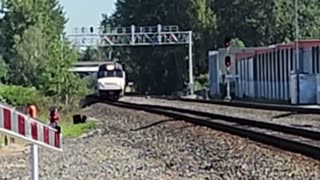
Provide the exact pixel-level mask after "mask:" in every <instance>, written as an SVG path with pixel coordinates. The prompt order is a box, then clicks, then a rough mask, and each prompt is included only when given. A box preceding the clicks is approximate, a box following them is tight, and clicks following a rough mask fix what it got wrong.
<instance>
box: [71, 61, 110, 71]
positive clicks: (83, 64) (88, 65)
mask: <svg viewBox="0 0 320 180" xmlns="http://www.w3.org/2000/svg"><path fill="white" fill-rule="evenodd" d="M105 62H106V61H80V62H77V63H75V64H74V65H73V67H72V68H70V69H69V71H71V72H76V73H82V72H83V73H86V72H87V73H94V72H97V71H98V68H99V66H100V65H101V64H103V63H105Z"/></svg>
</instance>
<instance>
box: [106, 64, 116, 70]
mask: <svg viewBox="0 0 320 180" xmlns="http://www.w3.org/2000/svg"><path fill="white" fill-rule="evenodd" d="M114 69H115V67H114V65H113V64H108V65H107V70H108V71H113V70H114Z"/></svg>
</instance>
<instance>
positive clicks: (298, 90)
mask: <svg viewBox="0 0 320 180" xmlns="http://www.w3.org/2000/svg"><path fill="white" fill-rule="evenodd" d="M298 17H299V15H298V0H295V24H296V38H295V39H296V43H295V45H296V66H295V70H296V77H297V80H296V88H297V95H296V98H297V104H300V76H299V73H300V57H299V19H298Z"/></svg>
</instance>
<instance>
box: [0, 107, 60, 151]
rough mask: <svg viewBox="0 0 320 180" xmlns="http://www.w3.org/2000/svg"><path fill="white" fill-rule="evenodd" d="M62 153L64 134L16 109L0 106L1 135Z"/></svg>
mask: <svg viewBox="0 0 320 180" xmlns="http://www.w3.org/2000/svg"><path fill="white" fill-rule="evenodd" d="M1 132H2V133H4V134H7V135H9V136H13V137H17V138H21V139H23V140H25V141H28V142H30V143H34V144H38V145H40V146H44V147H47V148H50V149H54V150H58V151H62V134H60V133H58V132H57V130H56V129H54V128H52V127H50V126H48V125H45V124H43V123H41V122H39V121H37V120H35V119H33V118H31V117H30V116H28V115H25V114H23V113H21V112H18V111H16V110H15V108H12V107H8V106H7V105H3V104H0V133H1Z"/></svg>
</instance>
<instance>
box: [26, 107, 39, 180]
mask: <svg viewBox="0 0 320 180" xmlns="http://www.w3.org/2000/svg"><path fill="white" fill-rule="evenodd" d="M28 111H29V115H30V116H31V117H32V118H37V109H36V107H35V106H34V105H30V106H29V107H28ZM30 152H31V180H38V179H39V154H38V145H36V144H31V145H30Z"/></svg>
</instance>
